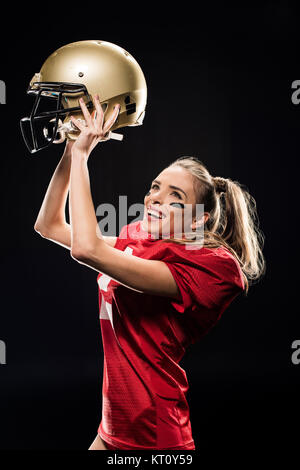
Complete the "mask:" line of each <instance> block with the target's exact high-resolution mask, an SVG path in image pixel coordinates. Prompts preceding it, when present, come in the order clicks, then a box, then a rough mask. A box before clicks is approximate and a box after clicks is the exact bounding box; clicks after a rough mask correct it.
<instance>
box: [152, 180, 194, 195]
mask: <svg viewBox="0 0 300 470" xmlns="http://www.w3.org/2000/svg"><path fill="white" fill-rule="evenodd" d="M152 183H157V184H160V181H158V180H153V181H152ZM169 188H171V189H178V191H181V192H182V193H183V194H184V195H185V197H186V198H187V195H186V193H185V192H184V191H183V189H181V188H178V186H173V185H171V184H169Z"/></svg>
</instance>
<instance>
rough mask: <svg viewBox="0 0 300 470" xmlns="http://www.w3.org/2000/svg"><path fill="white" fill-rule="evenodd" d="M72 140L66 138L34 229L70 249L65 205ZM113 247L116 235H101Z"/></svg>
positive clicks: (69, 231)
mask: <svg viewBox="0 0 300 470" xmlns="http://www.w3.org/2000/svg"><path fill="white" fill-rule="evenodd" d="M73 144H74V141H70V140H67V142H66V145H65V150H64V153H63V155H62V157H61V159H60V161H59V163H58V165H57V167H56V169H55V171H54V173H53V176H52V178H51V180H50V183H49V186H48V188H47V191H46V194H45V197H44V200H43V203H42V206H41V208H40V211H39V214H38V216H37V219H36V222H35V224H34V230H35V231H36V232H38V233H39V234H40V235H41V236H42V237H43V238H46V239H48V240H50V241H53V242H54V243H57V244H58V245H61V246H63V247H64V248H67V249H69V250H70V249H71V227H70V224H68V223H67V222H66V217H65V207H66V201H67V197H68V192H69V184H70V170H71V150H72V146H73ZM103 239H104V241H105V242H106V243H107V244H108V245H110V246H112V247H114V246H115V242H116V239H117V237H103Z"/></svg>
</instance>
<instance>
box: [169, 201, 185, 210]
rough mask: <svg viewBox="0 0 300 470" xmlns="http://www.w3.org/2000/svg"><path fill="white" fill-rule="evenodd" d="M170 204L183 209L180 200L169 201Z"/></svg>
mask: <svg viewBox="0 0 300 470" xmlns="http://www.w3.org/2000/svg"><path fill="white" fill-rule="evenodd" d="M170 206H172V207H178V209H184V204H182V203H181V202H171V204H170Z"/></svg>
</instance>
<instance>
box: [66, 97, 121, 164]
mask: <svg viewBox="0 0 300 470" xmlns="http://www.w3.org/2000/svg"><path fill="white" fill-rule="evenodd" d="M79 103H80V107H81V110H82V114H83V116H84V119H85V124H83V123H82V122H81V121H79V120H78V119H76V118H75V117H74V116H71V121H72V122H73V124H74V125H75V126H76V127H78V129H80V131H81V132H80V134H79V136H78V138H77V140H76V141H75V143H74V145H73V147H72V155H74V154H77V153H80V154H81V155H83V156H85V157H86V158H88V157H89V155H90V153H91V151H92V150H93V148H94V147H95V146H96V145H97V144H98V142H100V141H101V140H105V136H106V134H107V133H108V132H109V130H110V129H111V127H112V126H113V125H114V123H115V121H116V119H117V117H118V114H119V110H120V105H119V104H117V105H116V106H115V107H114V110H113V112H112V114H111V116H110V117H109V118H108V119H107V120H106V121H105V123H104V113H103V109H102V106H101V103H100V99H99V96H98V95H96V96H95V97H94V106H95V110H94V111H93V112H92V114H90V113H89V111H88V109H87V107H86V105H85V103H84V101H83V99H82V98H80V100H79Z"/></svg>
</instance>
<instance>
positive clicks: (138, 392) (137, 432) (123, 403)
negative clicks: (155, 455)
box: [97, 221, 244, 450]
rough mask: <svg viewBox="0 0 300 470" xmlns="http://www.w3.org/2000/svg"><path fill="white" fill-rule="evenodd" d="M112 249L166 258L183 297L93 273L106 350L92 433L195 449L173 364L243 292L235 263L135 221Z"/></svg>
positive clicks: (130, 442)
mask: <svg viewBox="0 0 300 470" xmlns="http://www.w3.org/2000/svg"><path fill="white" fill-rule="evenodd" d="M132 230H133V231H134V233H133V232H132ZM132 233H133V235H132ZM115 248H117V249H119V250H122V251H124V252H126V253H130V254H132V255H133V256H138V257H140V258H144V259H151V260H161V261H163V262H164V263H166V264H167V266H168V267H169V269H170V271H171V273H172V275H173V277H174V279H175V281H176V283H177V285H178V287H179V290H180V293H181V300H175V299H172V298H169V297H162V296H157V295H149V294H142V293H139V292H137V291H134V290H133V289H130V288H128V287H125V286H123V285H122V284H119V283H118V282H117V281H115V280H114V279H112V278H111V277H109V276H107V275H106V274H103V273H101V272H100V273H99V274H98V277H97V281H98V285H99V307H100V323H101V334H102V342H103V351H104V364H103V386H102V388H103V390H102V391H103V396H102V421H101V423H100V426H99V429H98V432H99V434H100V437H101V438H102V439H103V440H104V441H106V442H108V443H109V444H111V445H113V446H116V447H117V448H118V449H125V450H135V449H137V450H138V449H140V450H147V449H149V450H150V449H151V450H152V449H168V450H177V449H178V450H193V449H195V444H194V440H193V436H192V428H191V421H190V413H189V406H188V403H187V399H186V393H187V391H188V388H189V384H188V380H187V376H186V373H185V371H184V369H183V368H182V367H181V366H180V365H179V362H180V360H181V359H182V357H183V355H184V353H185V350H186V348H187V347H188V346H189V345H190V344H192V343H194V342H195V341H197V340H198V339H199V338H201V337H202V336H203V335H205V334H206V333H207V332H208V331H209V330H210V328H212V327H213V325H215V324H216V322H217V321H218V319H219V318H220V316H221V315H222V313H223V312H224V310H225V309H226V307H227V306H228V305H229V304H230V302H231V301H232V300H233V299H234V297H235V296H236V295H237V294H238V293H240V292H241V291H242V290H243V288H244V284H243V277H242V273H241V270H240V267H239V265H238V263H237V261H236V260H235V258H234V257H233V256H232V254H231V253H230V252H229V251H228V250H226V249H225V248H223V247H221V248H216V249H208V248H197V249H192V250H189V249H186V247H185V245H181V244H178V243H174V242H165V241H162V240H159V239H153V238H151V235H148V233H147V232H145V231H144V230H143V229H142V226H141V221H138V222H134V223H131V224H129V225H126V226H124V227H123V228H122V230H121V232H120V235H119V237H118V238H117V241H116V245H115Z"/></svg>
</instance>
